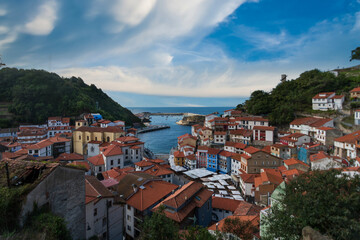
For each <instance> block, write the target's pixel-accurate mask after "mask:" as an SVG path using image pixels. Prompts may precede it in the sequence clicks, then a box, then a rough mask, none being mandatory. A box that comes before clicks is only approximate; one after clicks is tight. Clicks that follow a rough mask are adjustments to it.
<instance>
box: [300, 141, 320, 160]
mask: <svg viewBox="0 0 360 240" xmlns="http://www.w3.org/2000/svg"><path fill="white" fill-rule="evenodd" d="M319 151H327V148H326V146H324V145H321V144H313V143H308V144H303V145H302V146H301V147H298V159H299V160H300V161H302V162H304V163H306V164H308V165H310V155H312V154H315V153H318V152H319Z"/></svg>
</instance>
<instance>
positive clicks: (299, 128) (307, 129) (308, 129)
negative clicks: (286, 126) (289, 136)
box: [290, 119, 334, 136]
mask: <svg viewBox="0 0 360 240" xmlns="http://www.w3.org/2000/svg"><path fill="white" fill-rule="evenodd" d="M317 127H331V128H333V127H334V120H333V119H331V120H330V121H328V122H326V123H324V124H323V125H322V126H317ZM317 127H312V126H309V125H306V124H302V125H294V124H290V129H291V130H292V132H294V131H296V132H299V133H302V134H305V135H310V136H311V135H315V134H316V130H317ZM312 133H313V134H312Z"/></svg>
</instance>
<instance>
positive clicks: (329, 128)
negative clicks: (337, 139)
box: [318, 127, 334, 131]
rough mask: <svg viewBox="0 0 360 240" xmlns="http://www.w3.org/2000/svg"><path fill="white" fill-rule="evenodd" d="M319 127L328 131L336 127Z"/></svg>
mask: <svg viewBox="0 0 360 240" xmlns="http://www.w3.org/2000/svg"><path fill="white" fill-rule="evenodd" d="M318 129H319V130H322V131H328V130H333V129H334V128H331V127H319V128H318Z"/></svg>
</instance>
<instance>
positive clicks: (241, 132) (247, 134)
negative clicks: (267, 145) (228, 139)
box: [230, 129, 253, 137]
mask: <svg viewBox="0 0 360 240" xmlns="http://www.w3.org/2000/svg"><path fill="white" fill-rule="evenodd" d="M252 134H253V131H251V130H247V129H238V130H230V135H241V136H244V137H250V136H251V135H252Z"/></svg>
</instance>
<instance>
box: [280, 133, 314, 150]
mask: <svg viewBox="0 0 360 240" xmlns="http://www.w3.org/2000/svg"><path fill="white" fill-rule="evenodd" d="M280 142H281V143H282V144H284V145H289V146H290V147H296V146H301V145H303V144H304V143H309V142H311V139H310V136H307V135H305V134H302V133H292V134H290V135H288V136H285V137H282V138H280Z"/></svg>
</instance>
